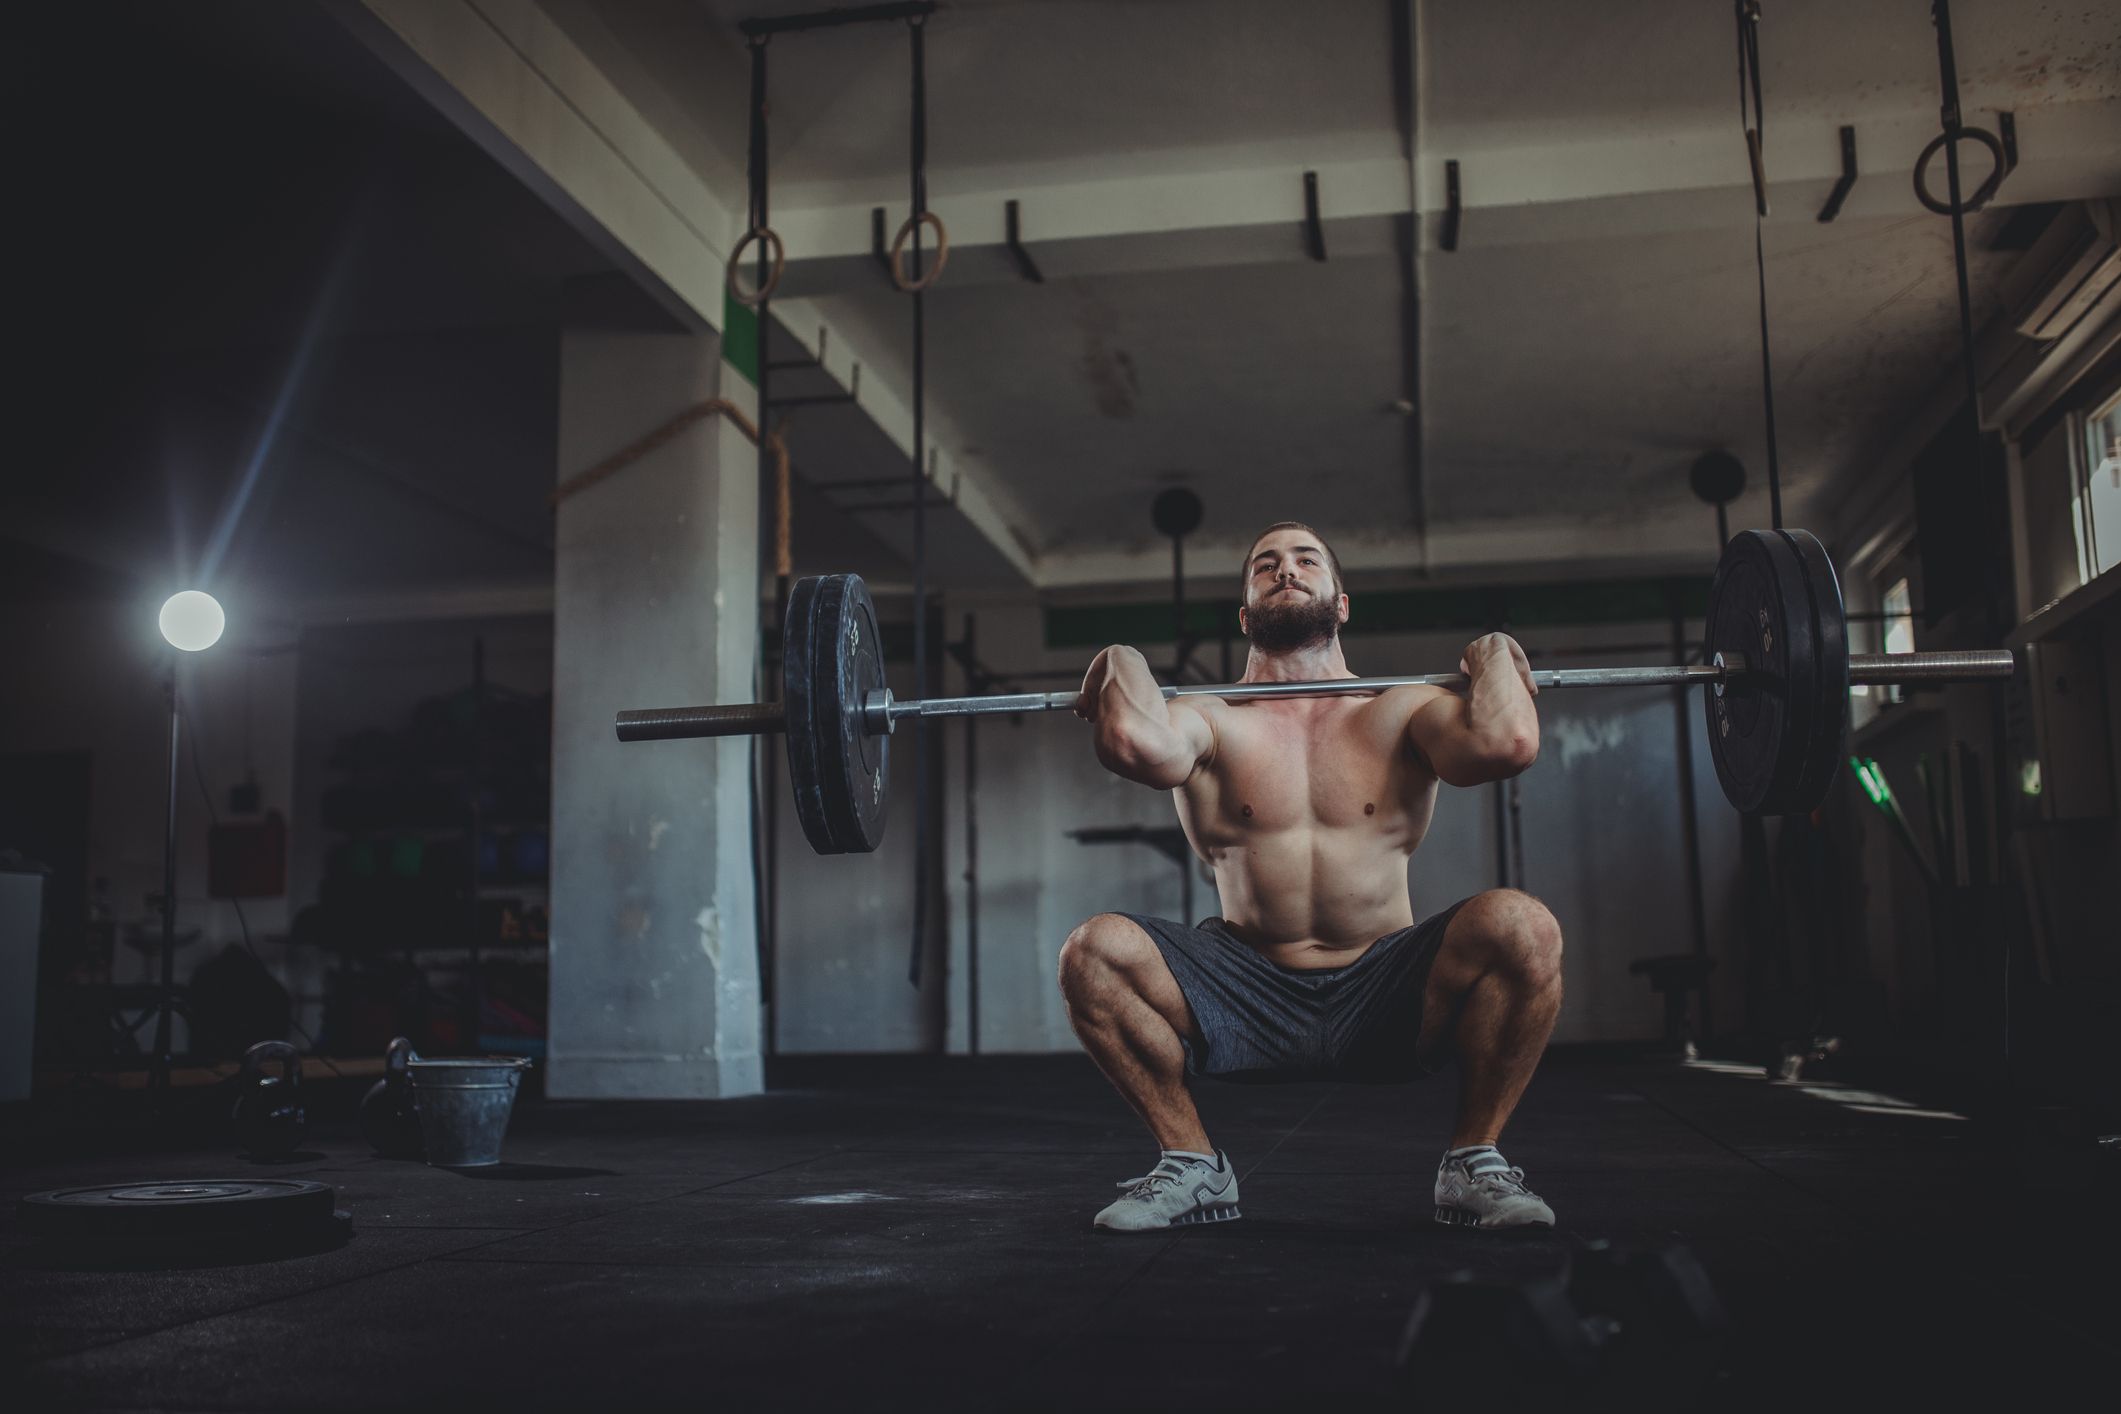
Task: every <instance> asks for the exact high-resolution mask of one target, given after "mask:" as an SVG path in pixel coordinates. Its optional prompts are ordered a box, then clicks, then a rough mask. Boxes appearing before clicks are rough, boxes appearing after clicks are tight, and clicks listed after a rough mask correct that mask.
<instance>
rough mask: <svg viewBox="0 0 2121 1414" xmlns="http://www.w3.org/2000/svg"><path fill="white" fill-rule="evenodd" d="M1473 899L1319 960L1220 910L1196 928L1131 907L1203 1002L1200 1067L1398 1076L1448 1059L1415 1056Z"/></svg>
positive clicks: (1253, 1077)
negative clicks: (1330, 963) (1241, 935)
mask: <svg viewBox="0 0 2121 1414" xmlns="http://www.w3.org/2000/svg"><path fill="white" fill-rule="evenodd" d="M1463 903H1464V900H1462V899H1461V900H1460V901H1459V902H1458V903H1454V904H1452V905H1451V906H1450V907H1449V908H1447V909H1444V910H1443V911H1442V912H1441V913H1435V914H1431V915H1430V916H1429V917H1427V918H1424V919H1422V920H1421V921H1420V922H1419V923H1416V924H1415V925H1414V926H1413V927H1411V928H1402V929H1400V930H1399V931H1398V932H1396V933H1387V934H1385V935H1384V936H1383V937H1382V938H1379V939H1378V940H1377V941H1376V942H1375V943H1372V944H1371V945H1370V949H1369V951H1367V952H1365V953H1364V954H1363V955H1362V956H1361V957H1358V958H1357V959H1355V961H1353V962H1351V963H1349V964H1348V965H1347V966H1346V967H1332V968H1321V969H1317V970H1313V971H1296V970H1294V969H1291V968H1287V967H1277V966H1275V965H1274V964H1273V963H1271V962H1269V961H1267V959H1266V958H1264V957H1262V956H1260V954H1259V953H1258V952H1256V951H1255V950H1253V949H1252V948H1250V947H1247V946H1246V945H1245V944H1243V943H1241V942H1239V941H1238V940H1237V939H1236V938H1235V937H1234V936H1233V935H1232V934H1231V933H1230V931H1229V926H1228V925H1227V924H1225V923H1224V922H1223V920H1222V919H1220V918H1207V919H1203V920H1201V923H1200V926H1199V927H1197V928H1188V927H1187V926H1186V925H1185V924H1183V923H1174V922H1172V921H1171V920H1170V919H1168V918H1149V917H1145V916H1143V915H1142V914H1138V913H1124V914H1121V915H1120V916H1121V917H1123V918H1127V919H1131V920H1133V922H1135V923H1136V924H1138V925H1139V926H1140V927H1141V929H1142V931H1143V932H1145V933H1147V934H1148V935H1149V936H1150V937H1151V938H1152V939H1154V940H1155V942H1156V947H1157V950H1158V951H1159V952H1161V953H1162V954H1163V955H1164V962H1165V963H1166V964H1167V965H1168V966H1169V967H1170V969H1171V975H1172V976H1173V977H1175V978H1177V979H1178V989H1179V991H1181V992H1183V993H1185V996H1186V1005H1187V1006H1188V1007H1190V1008H1192V1011H1193V1020H1194V1021H1195V1022H1196V1023H1197V1024H1198V1025H1199V1027H1200V1032H1201V1036H1202V1038H1203V1039H1202V1042H1201V1043H1200V1044H1198V1045H1196V1044H1195V1043H1193V1042H1191V1041H1186V1042H1185V1043H1184V1044H1185V1047H1186V1073H1187V1074H1188V1075H1207V1076H1212V1077H1214V1078H1215V1079H1217V1080H1233V1081H1240V1082H1250V1083H1272V1082H1276V1081H1297V1080H1337V1081H1344V1082H1352V1083H1355V1084H1359V1085H1388V1084H1393V1083H1396V1082H1399V1081H1406V1080H1413V1079H1416V1078H1417V1077H1419V1076H1422V1075H1426V1074H1428V1073H1430V1072H1431V1071H1433V1070H1434V1069H1435V1068H1436V1067H1435V1066H1433V1065H1431V1066H1424V1065H1422V1064H1421V1062H1420V1061H1419V1060H1418V1059H1417V1058H1416V1055H1415V1049H1416V1045H1417V1043H1418V1042H1419V1041H1420V1039H1421V1002H1422V993H1423V991H1424V990H1425V989H1426V988H1427V986H1428V982H1429V967H1430V964H1431V963H1433V962H1434V961H1435V960H1436V949H1437V948H1438V947H1439V946H1440V945H1441V944H1442V942H1443V931H1444V928H1445V927H1446V926H1448V925H1449V923H1450V921H1451V917H1452V915H1453V914H1455V913H1457V912H1458V910H1459V908H1460V907H1461V906H1462V905H1463Z"/></svg>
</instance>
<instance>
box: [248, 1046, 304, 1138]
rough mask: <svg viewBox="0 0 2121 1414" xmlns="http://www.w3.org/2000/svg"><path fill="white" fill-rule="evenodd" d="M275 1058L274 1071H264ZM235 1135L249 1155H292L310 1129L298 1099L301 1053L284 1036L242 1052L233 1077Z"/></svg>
mask: <svg viewBox="0 0 2121 1414" xmlns="http://www.w3.org/2000/svg"><path fill="white" fill-rule="evenodd" d="M275 1062H277V1063H278V1064H279V1066H280V1073H279V1074H278V1075H268V1074H266V1068H267V1067H268V1066H270V1065H272V1064H274V1063H275ZM236 1090H237V1094H236V1110H235V1120H236V1136H237V1138H238V1139H240V1140H241V1141H242V1145H243V1152H244V1153H246V1154H249V1155H251V1156H252V1157H253V1158H278V1157H279V1156H281V1155H283V1154H292V1153H293V1152H294V1151H295V1149H296V1147H297V1146H298V1145H300V1144H301V1142H302V1136H303V1135H305V1134H307V1133H308V1132H309V1111H308V1109H307V1108H306V1107H305V1106H304V1105H303V1103H302V1057H301V1055H300V1054H299V1053H298V1052H297V1051H296V1050H295V1048H294V1047H293V1046H290V1045H288V1044H287V1043H286V1042H285V1041H260V1042H258V1044H256V1045H255V1046H252V1047H251V1048H250V1049H249V1050H247V1051H245V1052H244V1053H243V1072H242V1074H241V1075H239V1076H238V1077H237V1079H236Z"/></svg>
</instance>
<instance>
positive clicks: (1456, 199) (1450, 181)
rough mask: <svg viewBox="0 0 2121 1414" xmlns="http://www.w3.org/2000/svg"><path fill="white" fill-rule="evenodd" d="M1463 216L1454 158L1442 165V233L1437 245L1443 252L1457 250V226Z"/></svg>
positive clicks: (1462, 203) (1456, 162) (1463, 208)
mask: <svg viewBox="0 0 2121 1414" xmlns="http://www.w3.org/2000/svg"><path fill="white" fill-rule="evenodd" d="M1464 215H1465V203H1464V199H1463V198H1462V197H1461V196H1460V195H1459V190H1458V159H1457V158H1455V157H1454V158H1452V159H1450V160H1449V161H1447V162H1445V163H1444V164H1443V233H1442V235H1441V236H1439V237H1438V239H1437V244H1439V245H1441V246H1442V247H1443V248H1444V249H1445V250H1456V249H1458V226H1459V222H1460V221H1461V220H1462V219H1463V218H1464Z"/></svg>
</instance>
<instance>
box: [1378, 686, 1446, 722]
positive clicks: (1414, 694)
mask: <svg viewBox="0 0 2121 1414" xmlns="http://www.w3.org/2000/svg"><path fill="white" fill-rule="evenodd" d="M1455 695H1456V694H1454V693H1453V692H1452V691H1451V690H1450V689H1449V688H1446V687H1429V686H1427V685H1425V684H1421V683H1413V684H1409V685H1408V686H1406V687H1395V688H1392V689H1390V690H1389V691H1386V692H1383V693H1380V694H1379V695H1378V698H1377V701H1376V702H1375V704H1373V705H1374V706H1375V707H1376V709H1377V715H1378V716H1379V717H1380V718H1382V719H1383V721H1384V723H1385V724H1387V725H1389V726H1391V727H1393V728H1394V729H1396V730H1399V731H1404V730H1406V728H1407V724H1408V723H1410V722H1412V721H1413V720H1414V714H1415V713H1417V712H1419V711H1420V710H1421V709H1422V708H1424V707H1426V706H1428V705H1429V704H1430V703H1432V702H1437V701H1441V700H1442V699H1443V698H1446V697H1451V696H1455Z"/></svg>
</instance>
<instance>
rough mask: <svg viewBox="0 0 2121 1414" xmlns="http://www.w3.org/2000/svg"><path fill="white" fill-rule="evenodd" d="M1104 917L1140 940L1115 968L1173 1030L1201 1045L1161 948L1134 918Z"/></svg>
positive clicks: (1121, 916)
mask: <svg viewBox="0 0 2121 1414" xmlns="http://www.w3.org/2000/svg"><path fill="white" fill-rule="evenodd" d="M1105 917H1106V918H1107V919H1109V920H1111V921H1110V922H1109V923H1107V924H1106V925H1105V926H1107V927H1121V926H1124V927H1125V928H1126V930H1127V931H1128V932H1129V933H1132V934H1133V935H1134V937H1135V938H1137V939H1139V940H1140V944H1141V945H1140V947H1138V948H1130V949H1128V950H1127V951H1128V953H1129V958H1128V960H1127V961H1126V962H1124V963H1122V964H1120V965H1119V966H1118V968H1117V970H1118V971H1119V973H1120V975H1121V976H1122V977H1124V978H1126V980H1127V984H1128V986H1129V987H1130V988H1131V989H1132V990H1133V992H1134V994H1135V995H1136V996H1138V997H1140V998H1141V999H1142V1000H1143V1001H1145V1002H1147V1003H1148V1004H1149V1007H1150V1009H1151V1010H1153V1011H1154V1012H1155V1013H1156V1014H1157V1015H1158V1016H1161V1017H1162V1018H1163V1019H1164V1020H1165V1022H1167V1023H1168V1024H1169V1025H1170V1027H1171V1029H1172V1030H1173V1031H1176V1032H1177V1033H1178V1034H1179V1035H1180V1036H1183V1037H1184V1038H1185V1039H1186V1040H1188V1041H1191V1042H1193V1043H1195V1044H1196V1045H1198V1044H1200V1043H1201V1041H1202V1039H1203V1038H1202V1036H1201V1033H1200V1026H1199V1024H1198V1023H1197V1022H1195V1021H1194V1019H1193V1009H1192V1008H1191V1007H1189V1006H1187V1005H1186V994H1185V992H1184V991H1183V990H1182V989H1181V988H1180V987H1179V985H1178V979H1177V978H1176V977H1174V976H1172V975H1171V965H1170V964H1169V963H1167V962H1165V961H1164V954H1163V949H1161V948H1159V947H1158V946H1157V945H1156V940H1155V939H1154V938H1152V937H1150V936H1149V935H1148V933H1147V932H1146V931H1144V930H1143V928H1142V926H1141V925H1140V924H1139V923H1136V922H1135V921H1134V920H1133V919H1131V918H1127V917H1125V916H1123V915H1121V914H1117V913H1108V914H1106V915H1105Z"/></svg>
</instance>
